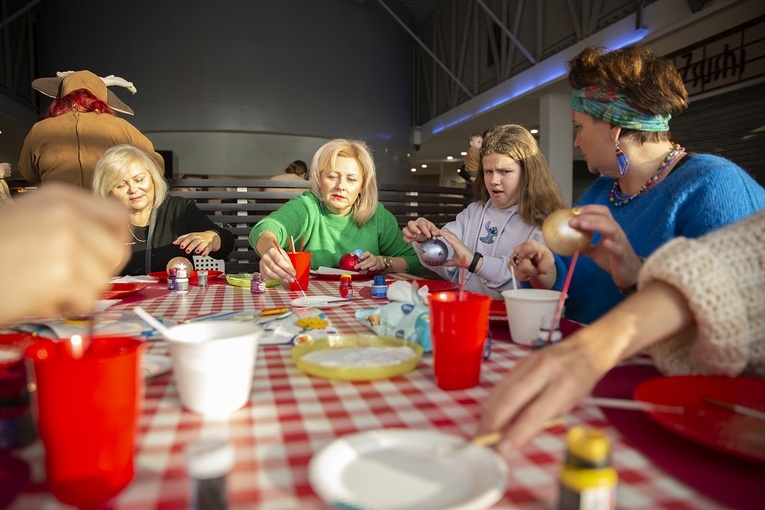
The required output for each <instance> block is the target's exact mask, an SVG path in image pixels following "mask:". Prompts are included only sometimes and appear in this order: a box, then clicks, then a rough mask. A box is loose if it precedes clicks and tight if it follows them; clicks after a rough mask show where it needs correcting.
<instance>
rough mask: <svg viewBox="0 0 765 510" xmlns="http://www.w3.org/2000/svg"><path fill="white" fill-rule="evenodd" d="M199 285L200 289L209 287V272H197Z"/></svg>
mask: <svg viewBox="0 0 765 510" xmlns="http://www.w3.org/2000/svg"><path fill="white" fill-rule="evenodd" d="M197 285H198V286H200V287H207V271H205V270H201V271H197Z"/></svg>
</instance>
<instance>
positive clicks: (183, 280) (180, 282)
mask: <svg viewBox="0 0 765 510" xmlns="http://www.w3.org/2000/svg"><path fill="white" fill-rule="evenodd" d="M175 285H176V289H175V290H176V291H177V292H178V293H179V294H184V293H186V292H188V291H189V277H188V275H187V274H186V268H185V267H179V268H178V274H177V275H176V277H175Z"/></svg>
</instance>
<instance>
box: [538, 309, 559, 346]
mask: <svg viewBox="0 0 765 510" xmlns="http://www.w3.org/2000/svg"><path fill="white" fill-rule="evenodd" d="M551 331H552V334H550V332H551ZM548 339H549V342H548ZM562 339H563V334H562V333H561V332H560V323H557V324H556V322H555V316H554V315H545V316H543V317H542V318H541V319H540V321H539V333H537V339H536V340H535V341H534V345H533V347H534V348H535V349H538V348H540V347H544V346H546V345H549V344H554V343H557V342H560V341H561V340H562Z"/></svg>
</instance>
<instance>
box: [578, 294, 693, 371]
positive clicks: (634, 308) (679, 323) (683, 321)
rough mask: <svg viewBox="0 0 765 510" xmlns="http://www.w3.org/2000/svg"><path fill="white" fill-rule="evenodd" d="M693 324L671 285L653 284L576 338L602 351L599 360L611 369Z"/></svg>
mask: <svg viewBox="0 0 765 510" xmlns="http://www.w3.org/2000/svg"><path fill="white" fill-rule="evenodd" d="M694 324H695V321H694V318H693V315H692V314H691V312H690V310H689V308H688V303H687V302H686V301H685V298H684V297H683V296H682V294H680V292H678V291H677V290H676V289H675V288H674V287H672V286H671V285H667V284H665V283H663V282H657V281H654V282H651V283H649V284H648V285H646V286H645V287H644V288H642V289H640V291H639V292H637V293H636V294H634V295H632V296H630V297H629V298H628V299H625V300H624V301H622V302H621V303H620V304H619V305H617V306H616V307H615V308H614V309H612V310H611V311H610V312H608V313H607V314H606V315H604V316H603V317H601V318H600V319H598V320H597V321H595V322H594V323H592V324H591V325H590V326H588V327H586V328H584V329H582V330H580V331H579V332H577V333H575V335H574V337H575V338H576V341H577V342H579V341H581V342H585V343H589V344H590V345H592V346H593V347H595V348H597V349H601V352H600V353H599V355H598V357H599V358H601V360H600V361H601V362H603V363H604V364H606V365H607V366H608V367H609V368H610V367H611V366H613V365H615V364H616V363H618V362H619V361H620V360H623V359H626V358H628V357H630V356H632V355H633V354H635V353H637V352H639V351H641V350H643V349H644V348H646V347H648V346H650V345H652V344H655V343H657V342H659V341H661V340H664V339H665V338H668V337H671V336H674V335H677V334H679V333H681V332H683V331H686V330H687V329H689V328H690V327H692V326H693V325H694Z"/></svg>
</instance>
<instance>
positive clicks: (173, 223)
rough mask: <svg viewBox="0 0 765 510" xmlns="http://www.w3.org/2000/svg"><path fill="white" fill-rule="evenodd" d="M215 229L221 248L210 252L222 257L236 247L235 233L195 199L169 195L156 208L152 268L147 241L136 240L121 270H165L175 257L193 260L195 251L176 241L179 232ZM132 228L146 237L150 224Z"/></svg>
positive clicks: (140, 235)
mask: <svg viewBox="0 0 765 510" xmlns="http://www.w3.org/2000/svg"><path fill="white" fill-rule="evenodd" d="M206 230H214V231H216V232H217V233H218V235H219V236H220V241H221V245H220V246H221V247H220V250H218V251H213V252H210V256H211V257H214V258H216V259H223V258H226V257H227V256H228V254H229V253H231V252H232V251H233V249H234V236H233V234H231V232H229V231H228V230H226V229H225V228H223V227H219V226H218V225H216V224H215V223H213V221H212V220H211V219H210V218H209V217H208V216H207V215H206V214H205V213H204V212H202V211H201V210H200V209H199V208H198V207H197V206H196V204H195V203H194V201H193V200H189V199H187V198H181V197H173V196H170V195H168V196H167V198H165V200H164V202H162V203H161V204H160V206H159V207H158V208H157V211H156V221H155V226H154V234H153V235H152V238H151V268H150V269H149V270H147V269H146V268H145V267H144V266H145V260H146V243H141V242H138V241H136V240H135V239H131V241H136V242H135V244H133V245H132V247H133V254H132V257H131V258H130V261H129V262H128V264H127V266H125V269H123V270H122V274H129V275H141V274H147V273H150V272H154V271H164V270H165V269H166V267H167V263H168V262H170V260H171V259H173V258H175V257H186V258H187V259H189V260H191V261H192V262H193V259H192V257H193V256H194V255H197V254H196V253H194V252H192V253H186V251H185V250H181V248H180V246H178V245H175V244H173V241H175V240H176V239H177V238H178V236H181V235H183V234H188V233H190V232H204V231H206ZM133 232H134V234H135V236H136V237H137V238H138V239H146V238H147V236H148V233H149V227H148V226H147V227H133Z"/></svg>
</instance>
